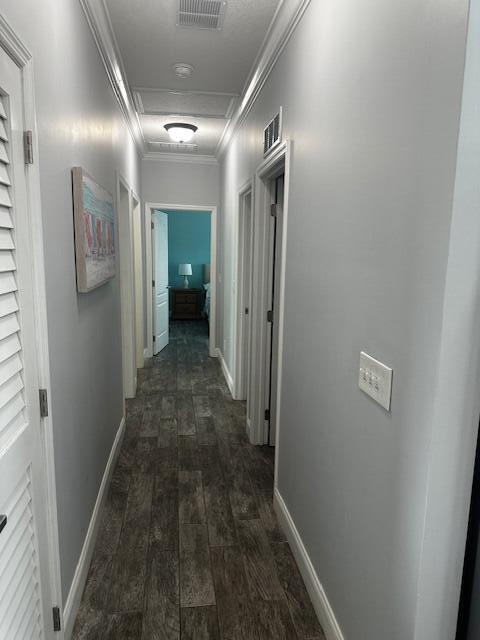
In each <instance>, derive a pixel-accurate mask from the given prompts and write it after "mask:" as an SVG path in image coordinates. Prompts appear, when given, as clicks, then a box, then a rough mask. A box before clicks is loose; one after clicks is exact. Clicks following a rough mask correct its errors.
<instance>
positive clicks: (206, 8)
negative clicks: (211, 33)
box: [177, 0, 227, 30]
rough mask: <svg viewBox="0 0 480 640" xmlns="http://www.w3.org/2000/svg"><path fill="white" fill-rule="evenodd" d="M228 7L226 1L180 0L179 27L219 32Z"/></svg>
mask: <svg viewBox="0 0 480 640" xmlns="http://www.w3.org/2000/svg"><path fill="white" fill-rule="evenodd" d="M226 6H227V3H226V2H225V0H179V6H178V18H177V27H191V28H194V29H213V30H219V29H221V28H222V27H223V20H224V17H225V8H226Z"/></svg>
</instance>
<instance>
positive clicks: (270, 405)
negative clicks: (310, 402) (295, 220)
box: [265, 174, 285, 446]
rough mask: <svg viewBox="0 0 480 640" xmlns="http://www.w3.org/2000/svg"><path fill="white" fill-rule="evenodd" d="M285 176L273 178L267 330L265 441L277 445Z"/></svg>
mask: <svg viewBox="0 0 480 640" xmlns="http://www.w3.org/2000/svg"><path fill="white" fill-rule="evenodd" d="M284 182H285V176H284V175H283V174H282V175H280V176H279V177H278V178H276V179H275V180H274V181H273V185H272V192H273V196H274V197H273V200H274V203H273V205H272V210H271V213H272V215H271V216H270V243H269V273H268V314H267V322H268V331H267V384H266V406H267V414H266V419H265V422H266V424H267V431H268V433H267V437H266V441H267V443H268V444H270V445H271V446H274V445H275V436H276V433H275V425H276V418H277V378H278V348H279V333H278V315H279V314H278V310H279V296H278V291H279V290H280V270H281V252H282V247H281V242H282V235H283V196H284Z"/></svg>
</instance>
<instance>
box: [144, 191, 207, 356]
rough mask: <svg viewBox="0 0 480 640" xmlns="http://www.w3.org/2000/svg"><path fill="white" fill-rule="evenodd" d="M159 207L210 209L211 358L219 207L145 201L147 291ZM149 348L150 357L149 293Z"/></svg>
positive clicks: (149, 300) (149, 307)
mask: <svg viewBox="0 0 480 640" xmlns="http://www.w3.org/2000/svg"><path fill="white" fill-rule="evenodd" d="M153 209H159V210H160V211H162V210H165V209H166V210H167V211H168V210H169V209H175V210H177V211H209V212H210V296H211V297H210V340H209V354H210V357H211V358H215V357H216V356H217V345H216V326H217V224H218V221H217V207H216V206H214V205H211V204H207V205H203V204H198V205H197V204H196V205H191V204H188V205H187V204H166V203H164V202H162V203H160V202H146V203H145V260H146V270H145V279H146V282H147V291H148V286H149V283H151V282H152V280H153V262H152V259H153V256H152V210H153ZM147 349H148V357H149V358H151V357H153V304H152V296H151V295H147Z"/></svg>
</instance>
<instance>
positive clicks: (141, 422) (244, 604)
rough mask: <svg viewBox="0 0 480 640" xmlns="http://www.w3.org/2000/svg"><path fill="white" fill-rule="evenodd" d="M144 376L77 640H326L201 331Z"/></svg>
mask: <svg viewBox="0 0 480 640" xmlns="http://www.w3.org/2000/svg"><path fill="white" fill-rule="evenodd" d="M170 331H171V333H170V344H169V346H168V347H167V348H166V349H165V350H164V351H162V352H161V353H160V354H159V355H158V356H156V357H155V358H154V359H153V360H152V361H150V362H149V363H148V366H147V367H146V368H145V369H142V370H140V371H139V378H138V387H139V389H138V395H137V397H136V398H135V399H134V400H131V401H128V402H127V424H126V432H125V438H124V441H123V444H122V448H121V452H120V456H119V459H118V463H117V466H116V468H115V470H114V472H113V477H112V481H111V485H110V487H109V491H108V496H107V499H106V503H105V507H104V512H103V514H102V522H101V526H100V531H99V534H98V538H97V541H96V546H95V551H94V555H93V559H92V563H91V566H90V571H89V575H88V579H87V584H86V587H85V591H84V594H83V598H82V603H81V606H80V610H79V613H78V616H77V620H76V624H75V629H74V633H73V638H74V640H87V639H88V640H94V639H95V640H96V639H97V638H98V639H102V640H103V639H105V640H117V639H118V640H137V639H138V640H179V639H181V640H206V639H211V640H220V639H221V640H267V639H271V640H307V639H308V640H321V639H324V635H323V633H322V630H321V628H320V626H319V623H318V621H317V619H316V616H315V613H314V611H313V608H312V605H311V603H310V600H309V598H308V595H307V592H306V590H305V587H304V584H303V582H302V578H301V576H300V574H299V572H298V569H297V566H296V564H295V560H294V559H293V556H292V553H291V551H290V548H289V546H288V543H287V542H286V540H285V537H284V535H283V533H282V531H281V530H280V528H279V526H278V524H277V521H276V517H275V513H274V511H273V507H272V495H273V464H274V451H273V449H271V448H270V447H254V446H252V445H250V444H249V443H248V441H247V438H246V435H245V403H243V402H236V401H233V400H232V398H231V395H230V393H229V391H228V388H227V386H226V384H225V381H224V378H223V375H222V372H221V369H220V366H219V363H218V362H217V361H216V360H215V359H212V358H209V357H208V337H207V328H206V325H205V324H204V323H203V322H176V323H172V325H171V328H170Z"/></svg>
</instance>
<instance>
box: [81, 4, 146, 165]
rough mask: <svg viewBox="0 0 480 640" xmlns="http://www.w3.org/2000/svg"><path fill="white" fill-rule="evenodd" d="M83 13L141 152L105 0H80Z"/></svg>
mask: <svg viewBox="0 0 480 640" xmlns="http://www.w3.org/2000/svg"><path fill="white" fill-rule="evenodd" d="M80 4H81V6H82V8H83V11H84V12H85V15H86V17H87V22H88V24H89V26H90V29H91V31H92V34H93V37H94V40H95V43H96V45H97V48H98V51H99V53H100V57H101V59H102V62H103V65H104V67H105V70H106V72H107V77H108V79H109V81H110V84H111V86H112V89H113V92H114V94H115V97H116V98H117V100H118V103H119V105H120V109H121V110H122V113H123V115H124V117H125V120H126V122H127V126H128V128H129V130H130V133H131V135H132V138H133V140H134V142H135V143H136V144H137V146H138V148H139V149H140V151H141V153H143V152H144V150H145V141H144V138H143V133H142V128H141V126H140V122H139V119H138V116H137V112H136V109H135V105H134V102H133V96H132V93H131V91H130V88H129V85H128V82H127V76H126V73H125V67H124V65H123V61H122V56H121V55H120V50H119V48H118V44H117V41H116V39H115V34H114V31H113V28H112V23H111V22H110V16H109V14H108V10H107V7H106V6H105V0H80Z"/></svg>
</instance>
